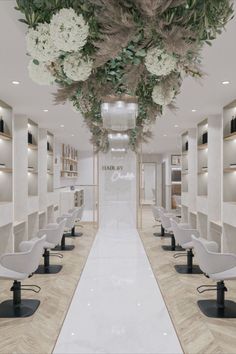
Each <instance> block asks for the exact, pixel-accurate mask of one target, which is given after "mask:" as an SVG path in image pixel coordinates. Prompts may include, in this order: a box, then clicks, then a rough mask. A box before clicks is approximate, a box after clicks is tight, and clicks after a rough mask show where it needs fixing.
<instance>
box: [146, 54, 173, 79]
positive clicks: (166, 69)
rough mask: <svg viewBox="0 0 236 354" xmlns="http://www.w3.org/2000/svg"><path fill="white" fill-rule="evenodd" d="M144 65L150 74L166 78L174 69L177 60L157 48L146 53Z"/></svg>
mask: <svg viewBox="0 0 236 354" xmlns="http://www.w3.org/2000/svg"><path fill="white" fill-rule="evenodd" d="M145 65H146V68H147V70H148V71H149V72H150V73H151V74H153V75H157V76H166V75H169V74H170V73H171V72H172V71H174V70H175V69H176V66H177V60H176V58H175V57H174V56H173V55H170V54H168V53H166V52H165V51H163V50H161V49H159V48H152V49H149V50H148V51H147V55H146V58H145Z"/></svg>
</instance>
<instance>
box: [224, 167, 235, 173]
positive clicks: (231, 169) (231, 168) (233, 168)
mask: <svg viewBox="0 0 236 354" xmlns="http://www.w3.org/2000/svg"><path fill="white" fill-rule="evenodd" d="M231 172H236V167H227V168H224V173H231Z"/></svg>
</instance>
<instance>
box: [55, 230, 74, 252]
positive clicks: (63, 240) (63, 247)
mask: <svg viewBox="0 0 236 354" xmlns="http://www.w3.org/2000/svg"><path fill="white" fill-rule="evenodd" d="M74 248H75V246H74V245H66V234H64V235H63V236H62V238H61V244H60V245H58V246H56V247H55V248H53V250H52V251H72V250H73V249H74Z"/></svg>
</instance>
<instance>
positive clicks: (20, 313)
mask: <svg viewBox="0 0 236 354" xmlns="http://www.w3.org/2000/svg"><path fill="white" fill-rule="evenodd" d="M39 304H40V301H39V300H31V299H29V300H28V299H24V300H21V304H20V305H18V306H14V305H13V301H12V300H6V301H3V302H2V303H1V304H0V318H14V317H29V316H32V315H33V314H34V313H35V311H36V310H37V308H38V307H39Z"/></svg>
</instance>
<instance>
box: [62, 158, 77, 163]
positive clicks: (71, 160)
mask: <svg viewBox="0 0 236 354" xmlns="http://www.w3.org/2000/svg"><path fill="white" fill-rule="evenodd" d="M61 159H62V160H65V161H70V162H73V163H78V160H74V159H71V158H69V157H61Z"/></svg>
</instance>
